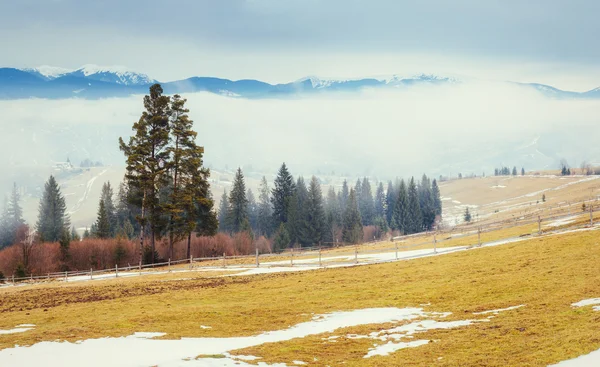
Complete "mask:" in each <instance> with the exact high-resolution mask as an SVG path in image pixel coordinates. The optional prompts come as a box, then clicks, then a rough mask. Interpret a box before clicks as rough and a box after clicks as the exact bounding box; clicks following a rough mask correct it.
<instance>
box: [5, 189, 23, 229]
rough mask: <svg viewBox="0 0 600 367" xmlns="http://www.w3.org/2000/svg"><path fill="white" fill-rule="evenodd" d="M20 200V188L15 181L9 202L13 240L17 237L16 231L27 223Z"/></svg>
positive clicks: (9, 226) (10, 227) (9, 217)
mask: <svg viewBox="0 0 600 367" xmlns="http://www.w3.org/2000/svg"><path fill="white" fill-rule="evenodd" d="M20 201H21V196H20V195H19V190H18V188H17V184H16V182H15V183H13V190H12V193H11V195H10V200H9V202H8V228H9V231H10V233H11V234H12V237H13V241H14V239H15V238H16V233H17V231H18V229H19V227H21V226H23V225H25V220H24V219H23V209H22V208H21V204H20Z"/></svg>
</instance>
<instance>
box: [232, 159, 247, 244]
mask: <svg viewBox="0 0 600 367" xmlns="http://www.w3.org/2000/svg"><path fill="white" fill-rule="evenodd" d="M227 217H228V221H229V224H230V226H231V228H230V229H231V232H233V233H238V232H241V231H242V227H243V225H244V222H245V221H247V220H248V198H246V183H245V181H244V174H243V173H242V169H241V168H238V170H237V171H236V173H235V178H234V179H233V187H232V188H231V193H230V194H229V213H228V215H227Z"/></svg>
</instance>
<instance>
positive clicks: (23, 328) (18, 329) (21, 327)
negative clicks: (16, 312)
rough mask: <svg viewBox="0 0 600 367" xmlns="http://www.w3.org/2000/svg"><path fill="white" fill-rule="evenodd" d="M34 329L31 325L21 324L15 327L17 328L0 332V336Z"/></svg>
mask: <svg viewBox="0 0 600 367" xmlns="http://www.w3.org/2000/svg"><path fill="white" fill-rule="evenodd" d="M34 327H35V325H33V324H21V325H17V327H15V328H13V329H8V330H0V335H6V334H18V333H24V332H26V331H29V330H31V329H33V328H34ZM0 364H1V363H0Z"/></svg>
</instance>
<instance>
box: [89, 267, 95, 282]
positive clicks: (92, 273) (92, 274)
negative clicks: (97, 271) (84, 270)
mask: <svg viewBox="0 0 600 367" xmlns="http://www.w3.org/2000/svg"><path fill="white" fill-rule="evenodd" d="M92 279H94V268H90V280H92Z"/></svg>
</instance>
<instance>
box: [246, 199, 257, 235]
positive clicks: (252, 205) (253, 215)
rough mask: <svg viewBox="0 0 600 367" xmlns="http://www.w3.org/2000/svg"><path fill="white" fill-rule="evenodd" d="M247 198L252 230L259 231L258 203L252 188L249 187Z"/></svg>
mask: <svg viewBox="0 0 600 367" xmlns="http://www.w3.org/2000/svg"><path fill="white" fill-rule="evenodd" d="M246 198H247V199H248V224H249V225H250V228H252V232H258V204H257V203H256V199H255V198H254V193H253V192H252V189H248V192H246Z"/></svg>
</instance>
